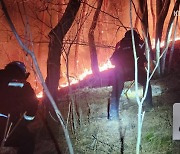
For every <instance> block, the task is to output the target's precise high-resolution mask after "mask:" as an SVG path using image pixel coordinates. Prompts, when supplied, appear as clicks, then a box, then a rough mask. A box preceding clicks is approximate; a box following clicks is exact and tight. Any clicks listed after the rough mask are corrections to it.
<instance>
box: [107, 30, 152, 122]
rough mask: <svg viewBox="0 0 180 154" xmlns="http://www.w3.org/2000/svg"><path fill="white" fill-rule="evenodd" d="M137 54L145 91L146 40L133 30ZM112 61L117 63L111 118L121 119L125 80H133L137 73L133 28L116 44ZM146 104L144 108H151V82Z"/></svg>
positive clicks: (139, 73)
mask: <svg viewBox="0 0 180 154" xmlns="http://www.w3.org/2000/svg"><path fill="white" fill-rule="evenodd" d="M133 32H134V39H135V47H136V54H137V57H138V82H139V83H140V84H141V85H142V86H143V92H144V90H145V87H146V70H145V64H146V63H147V60H146V57H145V55H144V52H145V45H144V41H143V40H141V39H140V35H139V34H138V33H137V32H136V31H135V30H133ZM110 60H111V63H112V64H113V65H115V71H114V76H113V78H114V79H113V83H112V85H113V90H112V93H111V97H110V104H109V112H108V114H109V119H119V100H120V96H121V93H122V90H123V88H124V82H126V81H133V80H134V74H135V63H134V54H133V46H132V36H131V30H128V31H127V32H126V33H125V36H124V38H123V39H122V40H121V41H119V42H118V43H117V44H116V48H115V51H114V53H113V55H112V56H111V58H110ZM143 104H144V109H145V110H149V109H150V108H152V106H153V105H152V90H151V85H150V83H149V86H148V91H147V95H146V99H145V102H144V103H143Z"/></svg>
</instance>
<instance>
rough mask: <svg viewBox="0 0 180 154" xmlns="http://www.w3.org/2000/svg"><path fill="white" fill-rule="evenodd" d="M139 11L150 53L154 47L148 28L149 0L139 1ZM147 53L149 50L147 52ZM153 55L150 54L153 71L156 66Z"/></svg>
mask: <svg viewBox="0 0 180 154" xmlns="http://www.w3.org/2000/svg"><path fill="white" fill-rule="evenodd" d="M138 2H139V8H140V9H139V10H140V18H141V19H140V20H141V25H142V29H143V32H144V37H145V38H147V40H148V46H149V48H150V51H152V46H151V38H150V35H149V26H148V6H147V0H139V1H138ZM146 51H147V50H146ZM147 54H148V53H147V52H146V57H147ZM152 60H153V54H152V52H150V66H151V70H153V68H154V65H153V61H152Z"/></svg>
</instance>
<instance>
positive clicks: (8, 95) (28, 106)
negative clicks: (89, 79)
mask: <svg viewBox="0 0 180 154" xmlns="http://www.w3.org/2000/svg"><path fill="white" fill-rule="evenodd" d="M37 107H38V100H37V98H36V95H35V93H34V91H33V89H32V87H31V85H30V83H28V82H26V81H18V80H15V79H10V77H9V76H8V74H7V73H6V71H5V70H0V122H1V125H0V140H1V141H2V138H3V136H4V131H5V126H6V121H7V116H8V114H10V122H12V124H13V125H12V128H13V127H14V126H15V125H16V124H17V122H18V121H19V119H20V118H22V122H25V121H27V122H28V121H31V120H33V119H34V118H35V114H36V111H37ZM24 126H25V125H24ZM24 126H23V127H24ZM25 127H26V126H25Z"/></svg>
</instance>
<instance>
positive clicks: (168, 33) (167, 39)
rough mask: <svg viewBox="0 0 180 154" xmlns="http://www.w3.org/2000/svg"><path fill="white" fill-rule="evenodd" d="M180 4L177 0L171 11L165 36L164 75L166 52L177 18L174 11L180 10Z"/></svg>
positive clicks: (163, 70) (163, 71)
mask: <svg viewBox="0 0 180 154" xmlns="http://www.w3.org/2000/svg"><path fill="white" fill-rule="evenodd" d="M179 4H180V1H179V0H176V3H175V4H174V8H173V10H172V13H171V18H170V20H169V24H168V28H167V32H166V38H165V46H164V47H165V49H164V50H166V51H165V53H164V55H163V57H162V75H163V74H164V73H165V64H166V54H167V50H168V46H169V43H170V37H171V34H172V28H173V22H174V19H175V17H176V16H175V15H174V12H176V11H177V10H179Z"/></svg>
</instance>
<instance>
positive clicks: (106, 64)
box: [60, 60, 115, 87]
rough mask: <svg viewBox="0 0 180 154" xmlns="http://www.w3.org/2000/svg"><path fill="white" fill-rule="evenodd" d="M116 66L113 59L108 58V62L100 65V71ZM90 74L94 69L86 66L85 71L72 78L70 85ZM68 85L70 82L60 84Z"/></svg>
mask: <svg viewBox="0 0 180 154" xmlns="http://www.w3.org/2000/svg"><path fill="white" fill-rule="evenodd" d="M114 67H115V66H114V65H112V64H111V61H110V60H108V61H107V62H106V63H104V64H103V65H101V66H99V71H100V72H102V71H105V70H108V69H110V68H114ZM90 74H92V70H91V69H87V68H85V69H84V72H83V73H82V74H80V75H79V76H78V79H74V78H73V79H71V82H70V85H73V84H76V83H78V82H79V81H82V80H83V79H84V78H85V77H86V76H88V75H90ZM67 86H68V83H65V84H61V85H60V87H67Z"/></svg>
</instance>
